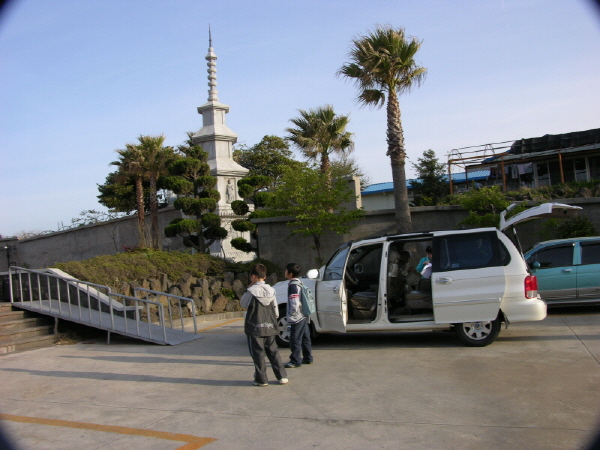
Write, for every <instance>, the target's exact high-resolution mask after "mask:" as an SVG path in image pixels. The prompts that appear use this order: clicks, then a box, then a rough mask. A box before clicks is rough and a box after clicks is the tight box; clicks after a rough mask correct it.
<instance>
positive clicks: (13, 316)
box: [0, 311, 28, 322]
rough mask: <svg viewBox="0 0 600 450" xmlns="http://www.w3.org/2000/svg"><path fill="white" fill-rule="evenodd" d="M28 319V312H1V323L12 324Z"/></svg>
mask: <svg viewBox="0 0 600 450" xmlns="http://www.w3.org/2000/svg"><path fill="white" fill-rule="evenodd" d="M26 317H28V316H27V311H0V322H10V321H12V320H18V319H25V318H26Z"/></svg>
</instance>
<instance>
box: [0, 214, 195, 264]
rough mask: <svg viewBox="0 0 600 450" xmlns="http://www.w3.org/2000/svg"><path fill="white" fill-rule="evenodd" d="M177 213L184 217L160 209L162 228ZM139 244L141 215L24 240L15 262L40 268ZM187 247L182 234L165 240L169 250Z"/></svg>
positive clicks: (13, 256)
mask: <svg viewBox="0 0 600 450" xmlns="http://www.w3.org/2000/svg"><path fill="white" fill-rule="evenodd" d="M177 217H181V213H180V212H179V211H177V210H175V209H174V208H173V207H172V206H169V207H167V208H164V209H163V210H161V211H159V215H158V227H159V229H160V230H162V229H164V228H165V227H166V226H167V225H168V224H169V222H171V220H173V219H175V218H177ZM146 225H147V227H148V228H149V227H150V214H146ZM137 244H138V234H137V216H131V217H124V218H122V219H115V220H110V221H107V222H102V223H99V224H94V225H85V226H81V227H77V228H72V229H69V230H65V231H59V232H56V233H52V234H46V235H42V236H36V237H33V238H29V239H23V240H20V241H18V246H17V247H18V248H17V251H16V252H15V253H14V254H13V255H12V256H11V262H15V263H16V265H17V266H20V267H23V266H25V267H27V268H29V269H40V268H44V267H52V266H53V265H54V264H56V263H60V262H69V261H81V260H84V259H90V258H93V257H94V256H99V255H114V254H115V253H119V252H123V251H124V250H125V249H126V248H135V247H136V246H137ZM184 248H185V247H184V246H183V243H182V240H181V238H165V239H164V240H163V249H165V250H183V249H184ZM1 269H2V266H0V271H1Z"/></svg>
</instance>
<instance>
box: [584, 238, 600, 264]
mask: <svg viewBox="0 0 600 450" xmlns="http://www.w3.org/2000/svg"><path fill="white" fill-rule="evenodd" d="M581 264H600V242H581Z"/></svg>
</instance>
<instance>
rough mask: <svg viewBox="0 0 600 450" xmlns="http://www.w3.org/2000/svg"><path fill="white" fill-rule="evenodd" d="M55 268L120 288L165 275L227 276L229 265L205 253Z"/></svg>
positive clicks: (128, 256)
mask: <svg viewBox="0 0 600 450" xmlns="http://www.w3.org/2000/svg"><path fill="white" fill-rule="evenodd" d="M55 267H57V268H59V269H61V270H63V271H65V272H67V273H68V274H69V275H71V276H73V277H74V278H77V279H80V280H84V281H88V282H90V283H96V284H101V285H105V286H115V287H116V286H118V285H119V284H120V283H121V282H122V281H126V282H130V281H135V280H144V279H146V278H156V277H158V275H159V274H161V273H165V274H167V276H168V277H169V279H171V280H177V279H179V278H180V277H181V275H183V274H184V273H190V274H192V275H193V276H195V277H205V276H218V275H222V274H223V272H224V270H225V262H224V261H223V260H221V259H219V258H214V257H211V256H210V255H207V254H201V253H196V254H194V255H190V254H187V253H181V252H161V251H133V252H129V253H118V254H116V255H102V256H96V257H95V258H91V259H87V260H84V261H72V262H67V263H58V264H55Z"/></svg>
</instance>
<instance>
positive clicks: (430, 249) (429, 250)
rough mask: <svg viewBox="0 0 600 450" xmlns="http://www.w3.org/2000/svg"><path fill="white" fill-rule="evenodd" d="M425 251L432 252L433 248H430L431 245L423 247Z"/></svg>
mask: <svg viewBox="0 0 600 450" xmlns="http://www.w3.org/2000/svg"><path fill="white" fill-rule="evenodd" d="M425 253H433V249H432V248H431V245H428V246H427V248H426V249H425Z"/></svg>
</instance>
